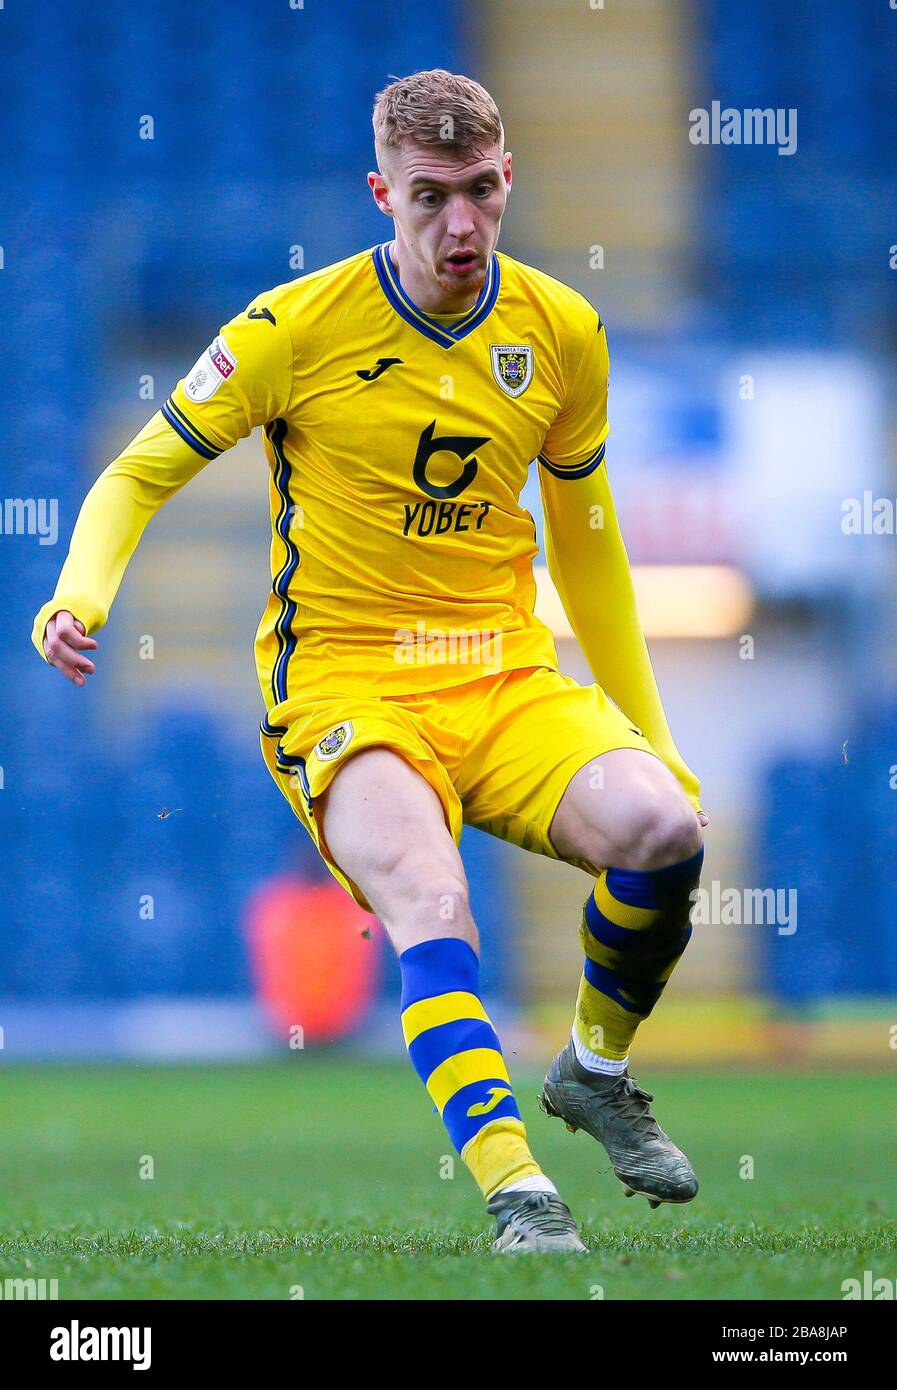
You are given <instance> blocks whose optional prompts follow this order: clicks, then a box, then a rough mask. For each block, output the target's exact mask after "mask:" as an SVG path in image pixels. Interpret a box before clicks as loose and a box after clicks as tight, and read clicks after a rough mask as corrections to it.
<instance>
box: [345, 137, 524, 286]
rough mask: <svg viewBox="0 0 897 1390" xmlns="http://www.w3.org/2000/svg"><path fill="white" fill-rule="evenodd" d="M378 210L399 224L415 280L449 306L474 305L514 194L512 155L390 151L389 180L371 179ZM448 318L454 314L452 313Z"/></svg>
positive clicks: (420, 148)
mask: <svg viewBox="0 0 897 1390" xmlns="http://www.w3.org/2000/svg"><path fill="white" fill-rule="evenodd" d="M368 183H369V184H370V186H371V189H372V191H373V194H374V198H375V200H376V203H377V206H378V207H379V208H380V210H381V211H382V212H385V213H387V214H388V215H389V216H391V217H393V218H394V220H395V224H396V242H397V244H398V246H399V249H400V252H402V253H407V254H405V256H404V259H405V260H406V262H407V259H408V257H409V256H410V261H411V264H412V265H413V268H414V276H413V279H414V281H415V282H417V284H418V285H421V284H424V285H426V286H427V287H428V288H430V289H431V291H432V292H433V293H439V297H440V299H442V300H443V301H444V302H445V303H446V305H447V306H451V304H452V303H458V304H461V305H465V304H469V303H471V302H472V301H473V299H475V298H476V296H477V295H478V294H479V292H480V290H481V289H482V287H483V282H484V280H485V276H486V268H487V266H488V264H489V257H490V256H491V255H492V252H493V251H494V250H495V246H496V243H497V241H498V234H499V230H500V228H501V219H502V213H503V212H504V210H505V206H506V204H507V201H508V192H509V190H510V187H511V156H510V154H507V153H506V154H502V152H501V148H500V147H499V146H498V145H494V146H492V147H491V148H488V149H485V150H482V151H480V152H478V153H458V152H457V151H453V150H449V149H446V150H441V149H438V148H433V147H430V146H426V145H410V144H409V145H404V146H403V147H402V148H401V149H398V150H390V151H389V154H388V157H387V161H386V169H385V171H384V173H383V174H378V173H373V174H369V175H368ZM448 312H450V307H449V308H448Z"/></svg>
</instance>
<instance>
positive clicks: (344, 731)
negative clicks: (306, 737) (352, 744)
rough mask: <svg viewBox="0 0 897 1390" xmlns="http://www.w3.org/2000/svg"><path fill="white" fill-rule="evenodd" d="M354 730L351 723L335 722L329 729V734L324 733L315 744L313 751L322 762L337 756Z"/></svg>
mask: <svg viewBox="0 0 897 1390" xmlns="http://www.w3.org/2000/svg"><path fill="white" fill-rule="evenodd" d="M353 732H354V730H353V728H352V725H351V723H347V724H337V726H336V728H335V729H331V730H330V733H329V734H325V735H324V737H323V738H322V739H321V740H320V742H319V743H317V744H316V745H315V752H316V753H317V755H318V757H319V758H320V760H321V761H322V762H325V763H327V762H330V761H331V759H333V758H338V757H339V755H340V753H342V751H343V749H344V748H345V746H346V744H347V743H348V742H349V739H350V738H351V737H352V734H353Z"/></svg>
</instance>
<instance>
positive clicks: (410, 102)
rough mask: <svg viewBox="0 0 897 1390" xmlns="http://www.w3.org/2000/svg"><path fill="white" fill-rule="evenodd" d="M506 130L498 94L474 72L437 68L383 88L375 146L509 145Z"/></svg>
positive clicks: (466, 148)
mask: <svg viewBox="0 0 897 1390" xmlns="http://www.w3.org/2000/svg"><path fill="white" fill-rule="evenodd" d="M504 140H505V132H504V127H503V126H502V123H501V116H500V115H499V114H498V107H497V106H496V104H495V102H494V101H493V99H492V97H491V96H490V95H489V93H488V92H487V91H486V88H485V87H481V86H480V84H479V82H474V80H473V78H472V77H462V76H461V75H460V73H454V72H447V71H446V69H445V68H431V69H430V70H429V72H415V73H412V74H411V76H410V77H399V78H396V79H395V80H394V81H393V82H390V84H389V86H388V87H384V88H383V91H382V92H378V93H377V99H376V101H375V102H374V148H375V150H376V152H377V163H378V165H379V167H380V169H381V171H382V169H383V160H384V157H385V156H386V155H387V154H388V152H389V151H390V150H398V149H401V147H402V146H403V145H404V144H406V143H407V144H413V145H430V146H437V147H438V148H440V149H446V148H448V149H449V150H452V151H455V152H457V153H464V154H468V153H476V154H479V153H481V152H482V151H483V150H485V149H488V148H489V146H491V145H499V146H500V147H502V148H504Z"/></svg>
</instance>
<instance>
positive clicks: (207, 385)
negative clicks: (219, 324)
mask: <svg viewBox="0 0 897 1390" xmlns="http://www.w3.org/2000/svg"><path fill="white" fill-rule="evenodd" d="M236 367H237V359H236V357H234V354H233V353H232V352H231V350H230V348H229V347H228V345H227V343H226V342H225V341H224V335H223V334H221V333H219V334H218V337H217V338H216V339H215V341H214V342H213V343H210V344H209V346H208V347H207V348H206V350H205V352H204V353H203V354H202V356H201V357H200V359H199V361H198V362H197V363H196V364H195V366H194V367H193V370H192V371H191V372H190V374H189V376H187V377H185V378H184V395H185V396H186V397H187V399H188V400H190V401H199V402H202V401H208V400H211V398H212V397H213V396H214V394H215V392H216V391H217V390H218V387H219V386H220V385H221V383H222V381H227V379H228V377H229V376H232V375H233V373H234V372H235V371H236Z"/></svg>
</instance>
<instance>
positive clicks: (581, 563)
mask: <svg viewBox="0 0 897 1390" xmlns="http://www.w3.org/2000/svg"><path fill="white" fill-rule="evenodd" d="M541 486H542V501H543V506H544V510H545V551H546V557H547V560H548V571H549V573H550V575H551V578H552V579H553V581H554V584H555V587H556V588H557V591H558V594H559V595H560V598H561V602H562V603H563V605H564V611H565V612H566V614H567V617H568V618H569V620H570V626H571V627H572V628H573V631H574V632H575V633H576V636H577V639H578V641H579V645H580V646H581V647H582V650H583V653H584V655H585V658H586V660H587V661H588V663H589V666H590V668H591V670H592V674H593V675H594V677H595V679H596V681H598V683H599V685H601V686H603V688H604V689H605V690H606V691H607V693H608V695H610V697H611V699H612V700H614V701H616V703H617V704H618V705H619V706H620V708H621V709H623V710H625V711H626V714H627V715H628V716H629V718H630V719H632V720H633V721H634V723H635V724H637V725H638V727H639V728H640V729H641V730H642V732H643V733H644V734H645V736H646V738H647V739H648V741H649V742H650V743H651V745H652V746H653V748H654V749H655V751H656V752H657V753H658V754H659V755H660V757H661V759H662V760H663V762H664V763H665V764H666V766H667V767H668V768H669V769H670V771H671V772H672V773H673V775H674V776H675V777H676V779H677V780H678V782H679V783H680V785H681V786H682V788H683V790H684V791H685V793H686V795H687V797H688V799H689V801H690V802H691V803H692V805H693V806H694V808H695V810H697V811H699V810H700V795H699V792H700V784H699V782H698V779H697V777H695V775H694V773H693V772H692V771H691V770H690V769H689V768H688V767H687V766H686V764H685V763H684V762H683V760H682V758H681V756H680V754H679V751H678V749H677V748H676V745H675V743H674V742H673V736H672V734H671V733H670V728H669V725H668V724H667V720H666V715H665V714H664V709H663V704H662V702H661V699H660V693H659V691H658V689H657V682H656V680H655V678H654V669H653V667H652V665H651V658H650V656H649V654H648V648H647V645H646V643H645V638H644V635H643V633H642V625H641V622H640V620H639V615H638V609H637V607H636V601H635V589H634V587H633V583H632V573H631V570H630V568H629V557H628V556H627V554H626V547H625V545H624V543H623V537H622V535H621V534H620V527H619V523H618V521H617V514H616V509H615V507H614V500H613V496H612V494H611V490H610V484H609V482H608V478H607V472H606V469H605V465H604V464H603V463H601V464H599V465H598V467H596V468H595V469H593V471H592V472H590V473H588V474H587V475H586V476H585V477H581V478H557V477H555V476H554V475H553V474H551V473H549V472H548V471H547V470H546V469H544V468H543V469H542V471H541ZM599 507H600V508H601V510H600V511H597V510H596V508H599ZM598 520H600V522H601V524H600V525H595V522H596V521H598Z"/></svg>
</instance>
